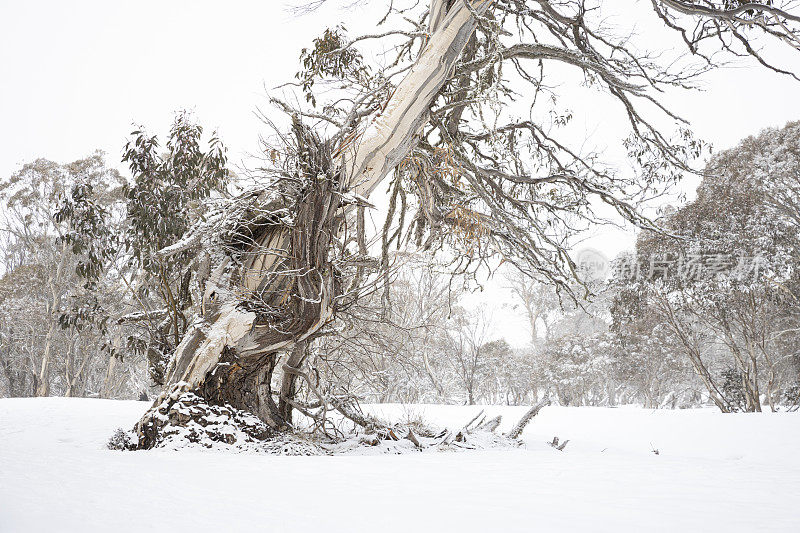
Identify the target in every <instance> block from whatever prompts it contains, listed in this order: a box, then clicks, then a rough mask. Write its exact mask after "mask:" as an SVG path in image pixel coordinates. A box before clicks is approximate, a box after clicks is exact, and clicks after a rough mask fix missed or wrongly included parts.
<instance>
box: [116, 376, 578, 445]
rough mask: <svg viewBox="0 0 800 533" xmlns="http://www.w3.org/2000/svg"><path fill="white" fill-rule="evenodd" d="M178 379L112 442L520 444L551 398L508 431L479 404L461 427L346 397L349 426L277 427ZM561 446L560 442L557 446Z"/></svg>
mask: <svg viewBox="0 0 800 533" xmlns="http://www.w3.org/2000/svg"><path fill="white" fill-rule="evenodd" d="M187 388H188V384H187V383H177V384H175V385H173V386H172V387H171V388H170V389H169V390H168V391H166V392H164V393H162V394H161V396H159V398H158V399H157V400H156V402H155V403H154V405H153V407H152V408H151V409H150V410H149V411H148V412H147V414H146V415H145V416H144V417H143V418H142V419H141V421H140V422H139V423H138V424H137V425H136V427H135V428H134V430H133V431H128V432H125V431H122V430H119V431H117V433H115V434H114V436H113V437H112V438H111V440H110V442H109V445H108V446H109V448H111V449H116V450H143V449H153V448H159V449H170V450H176V449H181V448H199V449H213V450H220V451H233V452H257V453H267V454H272V455H381V454H403V453H411V452H431V451H435V452H441V451H462V450H480V449H490V448H516V447H519V446H520V445H522V441H521V440H520V439H519V435H520V434H521V433H522V429H524V427H525V425H526V424H528V423H529V422H530V420H531V419H532V418H533V417H534V416H535V415H536V414H537V413H538V412H539V411H540V410H541V408H542V407H544V405H547V403H549V402H547V401H544V402H540V403H539V404H537V405H536V406H534V407H532V408H531V410H529V411H528V413H526V415H525V416H524V417H523V418H522V420H520V421H519V423H517V424H516V425H515V426H514V428H513V429H512V430H511V432H509V433H508V434H501V433H498V432H497V429H498V427H499V426H500V422H501V418H500V417H499V416H497V417H494V418H489V419H487V417H486V415H485V414H484V412H483V411H481V412H479V413H478V414H477V416H475V417H474V418H473V419H472V420H470V421H469V422H468V423H467V424H466V425H465V426H463V427H461V429H458V430H450V429H439V428H433V427H431V426H428V425H425V424H422V423H419V422H415V423H411V424H394V425H389V424H387V423H385V422H382V421H380V420H378V419H377V418H374V417H372V416H369V415H366V414H363V413H360V412H357V410H356V409H354V408H352V407H351V406H349V405H348V404H347V403H346V402H344V401H337V402H334V406H335V409H336V410H337V411H338V413H339V414H338V415H337V416H338V417H339V418H338V425H339V426H340V428H341V427H342V426H346V425H347V424H346V422H348V421H349V422H351V423H352V426H351V427H352V429H350V430H346V429H338V430H337V436H336V437H335V438H333V437H332V436H331V435H330V434H329V433H323V434H319V433H311V434H309V433H302V432H300V431H297V432H293V431H278V430H276V429H274V428H272V427H270V426H268V425H267V424H265V423H264V422H262V421H261V420H259V419H258V418H257V417H255V416H254V415H252V414H250V413H247V412H245V411H242V410H240V409H236V408H234V407H232V406H230V405H214V404H211V403H209V402H208V401H206V400H205V399H204V398H202V397H201V396H199V395H197V394H195V392H193V391H189V390H187ZM559 449H562V450H563V447H562V448H559Z"/></svg>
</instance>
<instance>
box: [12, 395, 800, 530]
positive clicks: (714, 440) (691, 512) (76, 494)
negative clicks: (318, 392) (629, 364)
mask: <svg viewBox="0 0 800 533" xmlns="http://www.w3.org/2000/svg"><path fill="white" fill-rule="evenodd" d="M148 407H149V403H146V402H121V401H109V400H92V399H71V398H38V399H0V531H2V532H37V531H46V532H70V531H81V532H90V531H115V532H124V531H136V532H141V531H193V532H194V531H263V532H273V531H274V532H317V531H325V532H339V531H341V532H360V531H370V532H375V531H380V532H387V531H404V532H406V533H407V532H409V531H417V532H429V531H436V532H450V531H453V532H455V531H458V532H471V531H480V532H494V531H504V532H505V531H557V532H559V533H561V532H565V531H615V532H617V531H637V532H641V531H681V532H686V531H704V532H709V531H712V532H713V531H725V532H734V531H759V532H766V531H792V532H798V531H800V413H775V414H773V413H763V414H733V415H722V414H720V413H717V412H715V411H713V410H710V409H708V410H705V409H703V410H685V411H649V410H643V409H638V408H629V407H625V408H617V409H611V408H587V407H581V408H565V407H546V408H544V409H543V410H542V412H541V413H540V414H539V416H537V417H536V418H535V419H534V420H533V421H532V422H531V424H530V425H529V426H528V428H527V429H526V431H525V433H524V435H523V437H524V439H525V442H526V446H525V447H523V448H519V449H501V450H478V451H468V452H463V453H447V452H443V453H409V454H404V455H371V456H334V457H330V456H315V457H302V456H301V457H297V456H295V457H286V456H270V455H264V454H255V453H239V454H235V453H224V452H219V451H202V450H189V449H184V450H180V451H167V450H154V451H146V452H120V451H111V450H108V449H106V447H105V446H106V443H107V441H108V439H109V437H110V436H111V435H112V433H113V432H114V430H115V429H116V428H118V427H123V428H125V429H128V428H129V427H131V426H132V425H133V424H134V422H135V421H136V420H138V418H139V417H140V416H141V415H142V413H143V412H144V411H145V410H146V409H147V408H148ZM480 409H481V408H477V407H462V406H433V405H425V406H421V405H415V406H399V405H379V406H371V407H370V410H372V411H373V412H375V413H376V414H378V415H381V416H383V417H385V418H388V419H392V418H393V419H396V420H401V419H406V418H407V417H411V418H414V417H417V416H422V417H423V418H425V419H426V420H427V421H430V422H432V423H436V424H441V425H446V426H448V427H453V428H457V427H459V426H461V425H463V424H465V423H467V422H468V421H469V420H470V419H471V418H472V417H473V416H474V415H475V414H476V413H477V412H478V411H479V410H480ZM485 409H486V412H487V413H488V414H489V415H490V416H494V415H495V414H502V415H503V418H504V422H503V425H502V426H501V427H500V430H501V431H504V430H508V429H509V428H510V427H511V425H513V424H514V423H515V422H516V421H517V419H518V418H519V417H520V416H522V414H523V413H524V412H525V408H524V407H486V408H485ZM554 436H558V437H559V438H560V439H561V441H562V442H563V440H564V439H569V440H570V442H569V444H568V445H567V447H566V448H565V450H564V451H563V452H559V451H557V450H555V449H553V448H552V447H550V446H549V445H548V444H546V442H547V441H551V440H552V439H553V437H554ZM653 450H658V452H659V453H658V455H656V454H655V453H654V452H653Z"/></svg>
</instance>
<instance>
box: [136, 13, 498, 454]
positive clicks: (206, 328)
mask: <svg viewBox="0 0 800 533" xmlns="http://www.w3.org/2000/svg"><path fill="white" fill-rule="evenodd" d="M468 1H472V5H471V6H467V5H466V3H465V0H455V1H452V0H433V1H432V2H431V21H430V26H431V37H430V39H429V41H428V43H427V46H426V47H425V49H424V50H423V51H422V53H421V54H420V56H419V57H418V59H417V61H416V63H415V65H414V66H413V67H412V69H411V70H410V71H409V73H408V74H407V75H406V77H405V78H404V79H403V80H402V81H401V82H400V84H399V85H398V87H397V89H396V90H395V91H394V93H393V94H392V96H391V98H390V100H389V102H388V103H387V105H386V107H385V109H384V110H383V112H382V114H380V115H379V116H377V117H376V118H374V120H372V121H371V123H369V124H368V125H367V127H366V128H364V129H363V130H362V131H361V133H360V134H358V135H356V136H353V137H352V138H354V140H352V141H351V142H350V143H349V145H347V146H340V147H337V154H338V158H337V159H334V158H333V156H332V155H331V149H330V146H329V145H328V143H325V142H322V141H321V140H320V139H319V138H318V137H317V136H316V135H315V134H314V133H313V132H311V131H309V130H308V129H307V128H305V127H304V126H303V125H301V124H300V123H299V120H297V119H295V120H294V133H295V137H296V138H297V142H298V151H299V152H300V153H302V154H303V158H302V159H303V169H302V172H303V174H304V176H300V177H301V178H303V180H304V183H306V184H307V185H306V186H305V188H304V189H303V190H301V191H300V192H299V194H298V197H297V198H295V199H294V203H293V204H292V205H291V210H292V213H291V217H289V218H290V219H291V221H292V222H291V225H287V224H285V223H281V222H280V221H276V220H274V219H268V220H266V221H261V222H258V223H253V224H250V226H249V227H248V228H247V232H248V239H247V240H248V242H249V244H248V245H246V246H244V248H243V250H242V253H241V257H242V260H241V267H238V268H237V267H235V266H234V263H233V262H231V261H228V262H226V263H223V264H221V265H219V266H218V267H217V268H216V269H215V271H214V273H213V274H211V275H210V276H209V279H208V281H207V282H206V288H205V294H204V300H203V312H202V316H200V317H199V318H197V319H196V320H195V322H194V323H193V324H192V325H191V327H190V328H189V330H188V331H187V333H186V335H185V337H184V338H183V340H182V342H181V343H180V345H179V346H178V347H177V349H176V353H175V355H174V357H173V359H172V361H171V362H170V365H169V367H168V369H167V375H166V385H167V387H166V391H165V395H166V394H172V393H174V392H175V390H177V389H180V390H187V391H188V390H192V391H194V392H195V393H197V394H198V395H200V396H202V397H203V398H205V399H206V400H208V401H210V402H212V403H223V404H230V405H232V406H233V407H236V408H239V409H244V410H247V411H250V412H252V413H254V414H255V415H256V416H258V417H259V418H260V419H261V420H263V421H264V422H266V423H267V424H268V425H269V426H271V427H273V428H276V429H284V428H286V427H288V426H289V425H290V424H291V403H290V401H291V395H292V394H293V393H294V388H295V383H294V380H295V379H296V372H292V371H291V370H292V369H294V368H296V367H297V366H299V365H300V364H302V361H303V358H304V357H305V341H306V340H307V339H309V337H311V336H312V335H313V334H314V333H315V332H316V331H317V330H318V329H319V328H320V327H321V326H322V325H324V324H325V323H326V322H327V321H328V320H330V318H331V317H332V313H333V310H332V302H333V299H334V298H335V296H336V295H337V287H338V285H339V284H338V280H337V277H336V272H335V270H334V268H333V266H332V265H331V264H330V263H329V250H330V248H331V245H332V243H333V241H334V239H335V238H336V237H337V236H338V234H339V232H340V229H341V226H342V224H343V221H344V219H345V217H346V215H347V211H348V209H349V207H348V205H346V204H345V202H343V195H344V194H345V193H347V194H348V195H349V196H350V197H368V196H369V194H370V193H371V192H372V191H373V190H374V189H375V188H376V187H377V186H378V184H379V183H380V182H381V181H382V180H383V179H384V178H385V177H386V176H387V175H389V174H390V172H391V171H392V170H393V169H394V168H395V167H396V166H397V165H398V164H399V163H400V161H401V160H402V159H403V158H404V157H405V156H406V154H407V153H408V152H409V151H410V150H411V149H412V148H413V147H414V144H415V143H416V140H417V139H416V136H417V134H418V132H419V131H420V130H421V129H422V127H423V126H424V124H425V122H426V120H427V113H428V109H429V107H430V105H431V103H432V102H433V100H434V98H435V97H436V95H437V94H438V92H439V91H440V89H441V87H442V85H443V84H444V82H445V81H446V80H447V79H448V77H449V76H450V74H451V73H452V71H453V68H454V65H455V63H456V61H457V59H458V58H459V56H460V55H461V52H462V50H463V48H464V46H465V44H466V43H467V41H468V39H469V38H470V36H471V35H472V34H473V32H474V30H475V26H476V20H475V18H474V13H478V14H480V13H482V12H484V11H485V10H486V8H487V7H488V6H489V4H490V3H491V2H490V1H488V0H477V1H476V0H468ZM272 202H273V203H276V202H277V204H276V205H265V206H264V211H267V212H268V211H272V212H274V211H277V210H279V208H281V207H284V206H282V205H279V204H280V200H272ZM296 345H297V346H298V349H297V350H294V351H292V355H291V356H290V357H289V360H288V361H287V363H286V365H287V367H288V371H287V372H284V377H283V381H282V386H281V398H280V401H279V403H280V405H277V404H276V402H275V401H274V399H273V391H272V389H271V381H272V374H273V371H274V370H275V368H276V366H277V354H278V353H279V352H286V351H289V350H292V348H293V347H295V346H296ZM162 396H164V395H162ZM287 396H288V397H287ZM163 399H164V398H163V397H162V398H160V399H158V400H156V403H155V405H154V409H155V406H157V405H158V404H159V403H160V402H161V401H163ZM154 409H151V410H150V411H149V412H148V413H147V414H146V415H145V417H143V419H142V420H141V421H140V423H139V425H138V426H137V429H138V431H139V435H140V440H141V437H142V435H143V432H144V433H146V432H147V427H148V426H149V425H150V426H151V425H152V423H153V419H154ZM155 418H158V417H157V416H155ZM145 445H146V444H145Z"/></svg>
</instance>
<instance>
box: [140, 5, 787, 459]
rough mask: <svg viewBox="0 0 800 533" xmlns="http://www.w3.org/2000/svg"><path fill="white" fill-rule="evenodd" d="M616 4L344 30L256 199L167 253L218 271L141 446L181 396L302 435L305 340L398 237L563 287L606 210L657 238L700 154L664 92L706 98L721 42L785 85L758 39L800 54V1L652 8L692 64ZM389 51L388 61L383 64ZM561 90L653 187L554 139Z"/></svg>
mask: <svg viewBox="0 0 800 533" xmlns="http://www.w3.org/2000/svg"><path fill="white" fill-rule="evenodd" d="M612 4H613V3H612V2H606V1H595V2H586V1H583V0H565V1H558V2H556V1H550V0H528V1H525V0H430V2H429V3H427V5H424V6H420V5H419V3H414V2H409V5H408V6H406V5H402V6H401V5H399V3H398V2H397V1H394V2H390V3H388V5H387V13H386V16H385V17H384V18H383V19H382V20H381V21H379V22H380V23H379V25H378V29H377V31H376V32H375V33H373V34H370V35H363V36H356V37H349V36H348V35H347V33H346V32H345V31H344V30H343V29H342V28H341V27H336V28H331V29H329V30H327V31H325V32H324V34H323V35H322V36H321V37H320V38H318V39H316V40H315V41H314V43H313V44H312V46H311V47H309V48H308V49H306V50H304V51H303V53H302V55H301V68H300V71H299V72H298V74H297V83H296V87H297V90H298V92H299V94H298V97H297V98H294V101H304V102H305V104H303V105H298V106H294V107H293V106H290V105H289V104H287V103H285V102H284V101H280V100H277V99H275V100H274V101H273V102H274V104H275V106H276V109H278V110H280V111H284V112H286V113H287V114H288V116H289V121H290V123H291V125H290V126H289V127H288V129H287V128H282V127H280V126H276V130H277V133H276V136H275V138H276V139H277V141H276V142H274V143H270V144H269V145H268V146H265V153H264V155H265V164H264V168H263V169H262V170H261V171H260V175H259V179H260V185H259V186H258V187H256V188H254V189H252V190H249V191H247V192H245V193H243V194H241V195H240V196H239V197H237V198H235V199H233V200H231V201H230V202H228V203H227V204H225V205H222V206H220V207H219V208H218V209H216V210H215V211H214V212H212V213H210V214H209V215H208V216H207V217H206V218H205V220H203V221H200V223H198V224H197V225H195V226H194V227H193V228H192V229H191V230H189V231H188V232H187V233H186V234H185V235H184V236H183V237H182V238H181V239H180V240H179V241H177V242H175V243H173V244H171V245H169V246H167V247H165V248H163V249H161V250H160V251H158V252H157V254H158V257H160V258H162V260H164V261H166V260H167V259H168V258H169V257H172V256H174V255H175V254H180V253H183V252H185V251H187V250H191V249H195V250H203V251H205V252H207V253H208V257H209V266H208V268H207V270H202V271H201V270H200V269H198V272H204V274H201V275H198V276H197V280H196V281H197V282H198V287H199V290H198V292H200V293H202V295H203V296H202V303H201V305H200V306H199V309H197V311H198V314H197V316H196V318H194V319H193V320H192V321H191V323H190V324H189V325H188V326H187V328H186V332H185V334H184V335H183V337H182V338H181V340H180V343H179V345H178V346H177V347H176V349H175V352H174V356H173V357H172V358H171V360H170V362H169V365H168V367H167V368H166V370H165V377H164V381H165V384H166V386H167V390H166V391H165V393H164V395H163V396H162V398H160V399H159V400H158V401H157V402H156V405H155V406H154V408H153V409H151V410H150V411H149V412H148V413H146V414H145V416H144V417H143V418H142V420H141V421H140V423H139V424H138V426H137V429H138V432H139V439H140V440H139V446H144V447H147V446H151V445H153V443H154V439H155V438H157V435H158V431H159V428H160V427H161V426H162V425H163V424H164V416H163V413H161V414H160V413H159V405H163V404H164V402H169V401H171V400H170V398H176V397H177V395H179V394H180V393H181V392H183V391H193V392H194V393H196V395H198V396H199V397H202V398H205V399H206V400H207V401H208V402H210V403H224V404H230V405H232V406H234V407H237V408H240V409H243V410H246V411H249V412H252V413H254V414H255V415H256V416H257V417H258V418H259V419H261V420H262V421H263V422H264V423H265V424H267V425H268V426H269V427H271V428H273V429H285V428H289V427H291V424H292V419H291V413H292V407H293V405H295V403H296V402H295V394H296V391H297V389H298V382H299V383H300V384H301V385H302V386H308V387H313V384H312V380H311V379H310V377H309V375H308V373H307V372H306V371H305V370H304V364H305V361H306V357H307V349H306V348H307V345H308V343H309V342H311V341H313V339H314V338H315V336H317V335H319V334H320V333H321V332H322V331H324V330H325V327H326V325H327V324H329V323H330V322H331V320H332V319H333V318H334V317H335V316H336V314H337V312H339V311H340V310H341V309H343V308H346V307H347V306H348V305H351V304H352V303H353V301H354V300H356V299H357V298H358V296H359V295H360V294H361V293H362V292H363V290H364V286H365V284H368V283H370V280H371V279H374V278H376V277H377V278H381V276H382V275H383V273H385V271H386V269H387V268H388V263H387V257H388V249H389V247H390V246H393V245H397V244H398V243H400V241H401V240H402V241H403V242H411V243H414V245H415V246H417V247H419V248H421V249H424V250H429V251H444V252H445V253H446V255H447V256H448V257H453V258H454V263H453V265H451V270H452V271H453V272H458V273H475V272H477V271H478V270H479V269H481V268H482V267H484V266H489V265H490V264H491V262H492V261H501V260H502V261H505V262H510V263H512V264H514V265H515V266H516V267H517V268H519V269H520V270H521V271H523V272H525V273H526V274H529V275H537V276H539V277H542V278H543V279H546V280H548V281H549V282H551V283H554V284H556V285H559V286H562V287H564V288H565V289H567V288H568V286H569V280H570V279H571V278H572V276H573V273H574V269H575V265H574V264H573V263H572V261H571V260H570V258H569V255H568V254H567V244H568V239H569V237H570V236H571V235H573V234H574V233H575V232H576V231H580V229H581V228H582V227H585V226H586V224H587V223H589V222H591V221H594V220H597V218H598V216H599V215H597V214H596V208H597V206H598V205H603V204H605V205H606V206H610V208H611V209H612V210H613V211H616V212H617V213H618V214H619V215H620V216H621V217H622V218H624V219H626V220H628V221H630V222H632V223H634V224H637V225H639V226H642V227H650V226H651V223H650V222H649V221H648V220H647V219H645V218H644V217H642V216H640V214H639V213H638V211H637V209H636V202H637V200H638V199H640V198H641V197H642V196H643V195H648V194H652V193H653V191H657V190H659V189H660V188H663V187H664V186H667V185H669V184H670V183H671V182H673V181H674V180H675V179H677V177H678V176H679V175H680V173H681V172H684V171H687V170H690V163H691V160H692V159H693V158H694V157H696V156H698V155H699V153H700V152H701V151H702V149H703V144H702V143H701V142H699V141H697V140H695V139H694V138H693V137H692V135H691V133H690V131H689V130H688V123H687V122H686V121H684V120H683V119H681V118H680V117H679V116H678V115H677V114H676V113H674V112H672V111H670V110H669V109H668V108H667V107H666V106H665V104H664V103H663V102H662V99H661V94H662V91H664V90H666V89H681V88H692V87H693V80H694V79H695V78H696V77H697V76H699V75H701V74H702V73H703V72H704V71H706V70H708V69H710V68H712V67H713V66H714V65H715V63H714V61H715V60H716V58H717V57H718V56H717V55H714V53H715V52H719V51H720V50H719V49H720V47H721V48H722V51H723V52H724V53H728V54H734V55H737V56H740V55H745V56H748V55H749V56H752V57H754V58H755V60H757V61H758V62H760V63H762V64H764V65H765V66H766V67H767V68H772V69H774V70H778V71H781V72H784V71H785V70H784V69H783V68H782V67H781V66H779V65H773V63H772V62H771V60H770V59H769V57H765V56H764V55H763V54H762V52H760V50H761V48H759V45H758V43H760V42H761V40H763V39H770V38H773V39H774V40H776V41H778V42H782V43H784V44H786V45H788V46H791V47H794V48H798V46H799V45H800V41H799V40H798V33H797V31H798V30H797V28H798V24H800V17H798V15H797V14H796V13H794V12H793V9H792V8H791V3H790V2H777V1H774V2H773V1H770V2H749V3H746V2H741V1H738V0H736V1H734V0H724V1H720V2H712V1H705V0H703V1H688V0H652V8H653V12H652V13H651V14H650V16H651V17H653V18H654V20H655V21H656V22H657V23H659V24H661V25H662V27H664V28H666V30H667V31H672V32H674V36H675V38H676V42H677V43H678V44H679V45H680V46H683V47H684V49H685V54H684V55H683V56H682V57H680V58H678V60H677V61H669V62H660V61H659V60H658V59H656V58H658V57H659V54H658V53H657V52H658V51H648V50H645V49H642V48H637V47H636V46H634V45H633V44H632V41H631V39H630V35H629V33H627V32H626V31H624V30H622V31H621V30H619V29H618V30H611V29H609V28H607V26H606V25H605V24H604V23H603V20H604V19H603V15H604V13H605V12H606V10H607V9H611V7H612ZM784 4H785V5H784ZM415 5H416V6H417V7H414V6H415ZM374 41H377V42H378V44H379V45H381V46H382V47H383V48H384V49H386V48H388V49H390V50H391V52H390V54H393V55H391V57H390V58H389V59H388V60H386V56H384V60H383V61H381V62H378V61H373V60H371V59H370V55H369V53H368V49H369V46H370V43H372V42H374ZM785 72H787V73H788V71H785ZM791 75H793V74H791ZM559 84H572V85H573V86H575V87H578V88H581V87H584V88H585V87H589V88H591V89H592V90H593V91H596V92H597V93H598V94H600V95H601V96H602V97H603V98H605V99H606V100H605V101H606V102H607V104H608V106H609V107H611V108H613V109H615V110H617V111H618V113H619V115H620V117H621V118H622V119H623V120H624V121H625V123H626V124H627V126H626V131H625V133H624V135H623V136H622V138H621V139H620V144H621V145H622V146H624V147H625V149H626V151H627V153H628V155H629V156H630V158H631V161H632V162H633V164H634V166H635V167H636V168H638V170H639V171H638V172H632V173H629V174H622V173H619V172H615V171H614V170H613V169H612V168H611V167H610V166H609V165H607V164H604V162H603V161H602V159H601V157H600V154H598V153H593V152H587V151H585V150H582V149H581V148H580V146H581V144H582V143H581V142H577V143H576V142H573V140H571V139H570V138H569V136H568V135H560V134H559V129H560V128H563V127H565V126H567V125H568V123H569V122H570V119H571V116H572V114H571V112H570V111H569V109H568V108H566V107H565V106H562V105H561V104H560V100H559V98H557V95H556V94H554V93H553V90H552V87H553V86H556V85H559ZM273 122H276V123H277V122H278V120H277V119H275V120H273ZM379 186H382V187H388V189H389V198H390V200H389V201H390V205H389V209H388V215H387V220H386V223H385V224H384V226H383V232H382V235H381V236H380V237H379V241H380V245H381V246H380V247H381V248H382V251H381V257H379V258H372V257H370V251H371V249H370V247H369V246H367V240H366V237H365V224H364V215H363V213H364V210H365V209H366V208H368V207H369V205H370V204H369V202H368V198H369V196H370V195H371V193H373V192H374V191H375V190H376V189H377V188H378V187H379ZM199 256H202V254H198V257H199ZM276 371H277V372H276ZM273 374H275V377H276V380H275V383H277V385H276V386H273ZM319 402H320V403H321V404H324V406H325V407H324V408H327V405H328V404H330V406H332V407H334V408H340V409H341V408H342V405H341V403H340V402H339V401H338V400H337V399H336V398H334V397H320V398H319ZM342 410H343V411H344V409H342Z"/></svg>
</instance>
